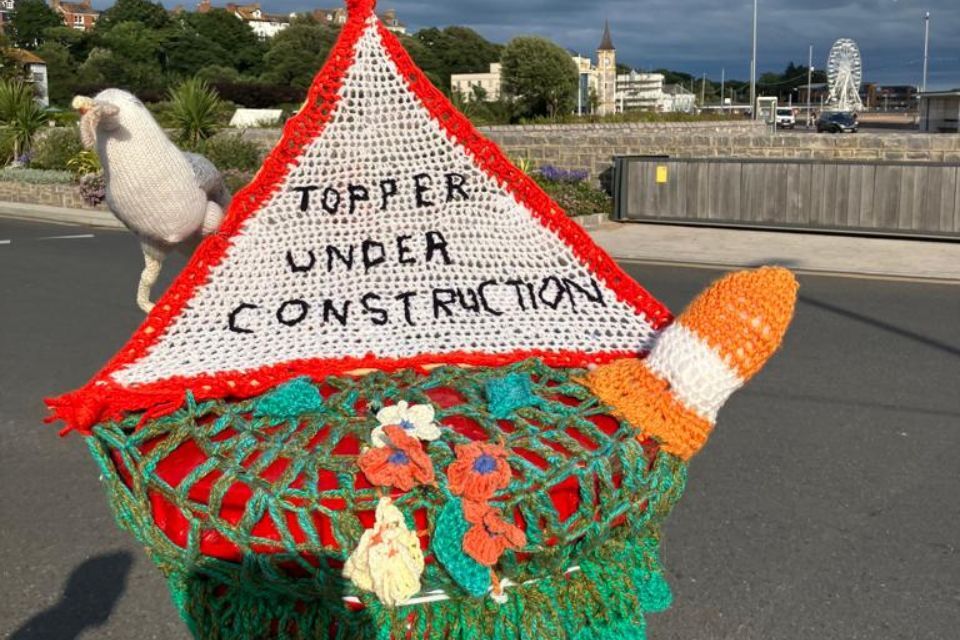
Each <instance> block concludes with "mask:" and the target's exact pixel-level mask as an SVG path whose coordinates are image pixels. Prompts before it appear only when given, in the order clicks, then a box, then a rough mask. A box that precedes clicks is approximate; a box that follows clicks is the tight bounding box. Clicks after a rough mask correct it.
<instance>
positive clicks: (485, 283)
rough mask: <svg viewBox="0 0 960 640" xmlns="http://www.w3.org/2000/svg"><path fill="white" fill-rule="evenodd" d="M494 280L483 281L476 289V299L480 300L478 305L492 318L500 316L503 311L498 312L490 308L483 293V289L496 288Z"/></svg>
mask: <svg viewBox="0 0 960 640" xmlns="http://www.w3.org/2000/svg"><path fill="white" fill-rule="evenodd" d="M496 284H497V281H496V280H484V281H483V282H481V283H480V286H479V287H477V297H478V298H480V304H481V306H483V310H484V311H486V312H487V313H489V314H490V315H493V316H502V315H503V311H498V310H496V309H494V308H493V307H491V306H490V303H489V302H488V301H487V295H486V294H485V293H484V291H483V290H484V289H486V288H487V287H493V286H496Z"/></svg>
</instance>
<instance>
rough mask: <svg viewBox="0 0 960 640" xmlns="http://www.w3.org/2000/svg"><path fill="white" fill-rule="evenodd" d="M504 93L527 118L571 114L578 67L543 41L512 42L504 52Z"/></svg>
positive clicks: (556, 47)
mask: <svg viewBox="0 0 960 640" xmlns="http://www.w3.org/2000/svg"><path fill="white" fill-rule="evenodd" d="M502 62H503V68H502V74H503V91H504V94H505V95H506V96H508V97H509V98H512V99H513V100H514V101H516V102H517V104H518V106H519V107H520V109H521V112H522V113H523V114H524V115H527V116H538V115H547V116H551V117H552V116H555V115H556V114H558V113H566V112H569V111H572V110H573V106H574V104H575V103H576V97H577V65H576V64H574V62H573V60H572V59H571V58H570V54H568V53H567V52H566V51H565V50H564V49H563V48H561V47H559V46H557V45H555V44H554V43H552V42H550V41H549V40H547V39H545V38H539V37H535V36H521V37H519V38H514V39H513V40H511V41H510V43H509V44H507V46H506V48H505V49H504V50H503V58H502Z"/></svg>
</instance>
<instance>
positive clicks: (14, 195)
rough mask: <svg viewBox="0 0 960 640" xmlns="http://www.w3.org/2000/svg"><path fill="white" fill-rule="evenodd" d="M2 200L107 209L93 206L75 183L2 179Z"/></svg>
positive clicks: (0, 188)
mask: <svg viewBox="0 0 960 640" xmlns="http://www.w3.org/2000/svg"><path fill="white" fill-rule="evenodd" d="M0 201H2V202H24V203H27V204H44V205H50V206H54V207H66V208H68V209H94V208H96V209H104V210H105V209H106V207H104V206H102V205H101V206H100V207H91V206H89V205H88V204H87V203H86V202H84V201H83V198H82V197H80V189H79V188H78V187H77V185H74V184H32V183H29V182H18V181H13V180H0Z"/></svg>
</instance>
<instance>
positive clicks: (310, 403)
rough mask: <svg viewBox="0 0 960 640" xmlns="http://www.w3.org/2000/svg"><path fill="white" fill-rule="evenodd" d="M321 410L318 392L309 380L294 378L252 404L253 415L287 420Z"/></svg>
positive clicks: (321, 404)
mask: <svg viewBox="0 0 960 640" xmlns="http://www.w3.org/2000/svg"><path fill="white" fill-rule="evenodd" d="M322 408H323V398H322V397H321V396H320V391H319V390H318V389H317V388H316V387H315V386H314V385H313V383H312V382H310V379H309V378H296V379H294V380H291V381H290V382H287V383H286V384H282V385H280V386H279V387H277V388H276V389H274V390H273V391H271V392H270V393H267V394H265V395H263V396H262V397H261V398H260V399H259V400H257V402H256V404H254V408H253V414H254V415H255V416H257V417H258V418H259V417H270V418H277V419H280V420H288V419H290V418H296V417H297V416H300V415H303V414H305V413H312V412H315V411H319V410H320V409H322Z"/></svg>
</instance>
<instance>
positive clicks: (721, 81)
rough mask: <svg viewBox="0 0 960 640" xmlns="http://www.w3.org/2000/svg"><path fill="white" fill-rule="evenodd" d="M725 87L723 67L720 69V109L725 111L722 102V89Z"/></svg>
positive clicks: (724, 69)
mask: <svg viewBox="0 0 960 640" xmlns="http://www.w3.org/2000/svg"><path fill="white" fill-rule="evenodd" d="M726 88H727V69H726V67H724V68H723V69H720V111H721V112H724V111H726V110H727V109H726V105H725V104H724V97H723V91H724V89H726Z"/></svg>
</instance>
